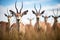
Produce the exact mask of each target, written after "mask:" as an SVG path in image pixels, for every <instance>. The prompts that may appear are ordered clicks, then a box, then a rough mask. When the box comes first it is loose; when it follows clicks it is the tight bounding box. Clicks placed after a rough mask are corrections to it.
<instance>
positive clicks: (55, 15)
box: [52, 9, 60, 29]
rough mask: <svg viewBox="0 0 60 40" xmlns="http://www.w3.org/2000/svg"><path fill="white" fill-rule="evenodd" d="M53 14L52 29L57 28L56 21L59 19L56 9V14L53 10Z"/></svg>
mask: <svg viewBox="0 0 60 40" xmlns="http://www.w3.org/2000/svg"><path fill="white" fill-rule="evenodd" d="M53 14H54V16H53V15H52V17H53V18H54V23H53V29H55V28H56V27H57V22H58V21H57V19H58V18H59V17H60V16H58V9H57V14H55V13H54V9H53Z"/></svg>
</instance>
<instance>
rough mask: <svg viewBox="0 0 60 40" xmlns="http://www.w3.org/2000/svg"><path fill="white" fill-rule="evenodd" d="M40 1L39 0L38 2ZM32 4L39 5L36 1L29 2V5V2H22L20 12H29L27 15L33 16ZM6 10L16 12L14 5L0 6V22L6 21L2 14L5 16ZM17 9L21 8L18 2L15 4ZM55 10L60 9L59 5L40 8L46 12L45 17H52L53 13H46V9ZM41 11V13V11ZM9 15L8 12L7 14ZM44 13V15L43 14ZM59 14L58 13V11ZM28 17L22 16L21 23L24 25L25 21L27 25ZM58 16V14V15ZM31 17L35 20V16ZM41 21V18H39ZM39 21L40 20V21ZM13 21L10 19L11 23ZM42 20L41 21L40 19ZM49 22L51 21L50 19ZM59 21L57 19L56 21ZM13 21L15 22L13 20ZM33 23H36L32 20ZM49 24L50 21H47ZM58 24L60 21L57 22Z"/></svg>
mask: <svg viewBox="0 0 60 40" xmlns="http://www.w3.org/2000/svg"><path fill="white" fill-rule="evenodd" d="M39 1H40V0H39ZM34 3H39V2H38V1H37V2H36V1H34V2H33V1H31V3H30V2H28V1H26V2H24V8H23V10H22V12H23V11H24V10H27V9H28V10H29V12H28V15H30V14H31V15H33V14H32V12H31V11H32V10H35V9H34V8H33V5H34ZM27 5H28V6H30V7H28V6H27ZM7 8H8V10H10V9H11V10H13V11H15V12H16V10H15V4H11V5H8V6H2V5H0V21H7V18H6V17H5V16H4V13H6V14H7ZM17 8H18V9H19V8H21V2H18V3H17ZM55 8H60V4H56V5H53V6H51V5H50V6H49V5H48V6H43V7H42V10H46V12H45V13H47V15H52V14H53V13H52V11H48V9H55ZM37 9H39V7H38V8H37ZM42 10H41V11H42ZM9 13H10V12H9ZM45 13H44V14H45ZM59 13H60V11H59ZM28 15H27V16H24V17H22V19H23V20H22V21H23V22H25V23H26V21H27V23H29V21H28V20H27V17H28ZM59 15H60V14H59ZM31 17H34V18H35V16H34V15H33V16H31ZM41 19H42V18H41ZM41 19H40V20H41ZM13 20H14V18H12V21H13ZM42 20H43V19H42ZM50 20H51V19H50ZM58 20H59V19H58ZM14 21H15V20H14ZM34 21H36V20H35V19H34ZM48 21H49V20H48ZM49 22H50V21H49ZM59 22H60V21H59ZM32 23H34V22H32Z"/></svg>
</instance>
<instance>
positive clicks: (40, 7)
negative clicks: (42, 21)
mask: <svg viewBox="0 0 60 40" xmlns="http://www.w3.org/2000/svg"><path fill="white" fill-rule="evenodd" d="M40 11H41V4H40V9H39V13H40Z"/></svg>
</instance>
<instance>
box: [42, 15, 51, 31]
mask: <svg viewBox="0 0 60 40" xmlns="http://www.w3.org/2000/svg"><path fill="white" fill-rule="evenodd" d="M42 17H43V18H44V21H45V24H46V27H45V31H46V30H49V25H48V23H47V19H48V18H50V16H43V15H42Z"/></svg>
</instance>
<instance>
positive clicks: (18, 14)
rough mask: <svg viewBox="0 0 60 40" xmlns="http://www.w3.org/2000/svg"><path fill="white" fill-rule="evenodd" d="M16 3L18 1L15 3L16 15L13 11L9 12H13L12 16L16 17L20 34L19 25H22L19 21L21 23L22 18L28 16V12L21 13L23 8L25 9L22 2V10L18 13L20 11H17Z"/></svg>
mask: <svg viewBox="0 0 60 40" xmlns="http://www.w3.org/2000/svg"><path fill="white" fill-rule="evenodd" d="M16 3H17V1H16V2H15V9H16V13H15V12H14V11H12V10H9V11H10V12H11V14H12V15H14V16H15V17H16V23H17V26H18V32H19V28H20V25H19V24H20V23H19V21H21V18H22V16H23V15H26V14H27V12H28V10H25V11H24V12H21V11H22V8H23V2H22V6H21V9H20V11H19V12H18V9H17V7H16Z"/></svg>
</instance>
